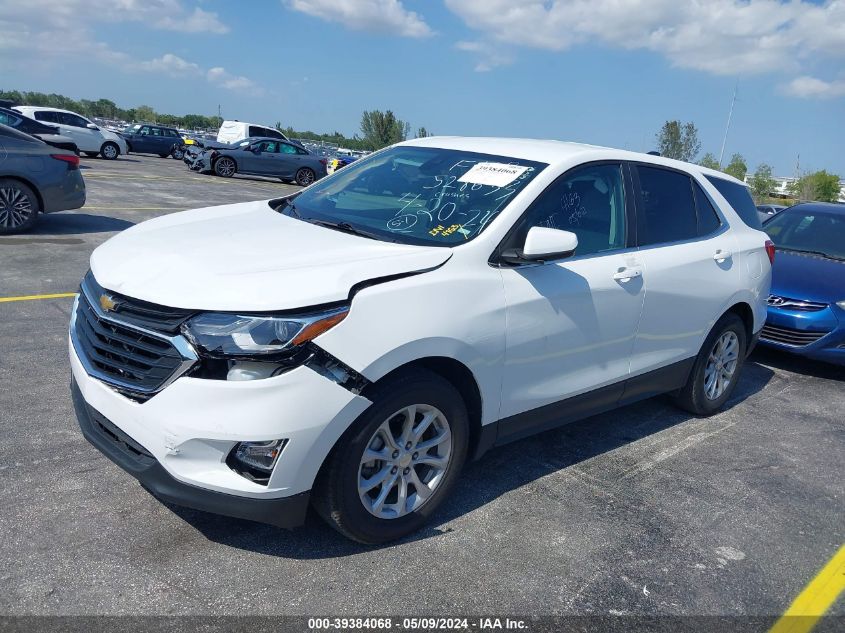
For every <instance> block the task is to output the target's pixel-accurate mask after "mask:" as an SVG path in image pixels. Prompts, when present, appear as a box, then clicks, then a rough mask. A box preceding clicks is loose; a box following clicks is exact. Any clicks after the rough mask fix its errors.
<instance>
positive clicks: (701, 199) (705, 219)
mask: <svg viewBox="0 0 845 633" xmlns="http://www.w3.org/2000/svg"><path fill="white" fill-rule="evenodd" d="M692 188H693V189H694V190H695V208H696V209H697V211H698V234H699V235H710V234H711V233H714V232H715V231H716V229H718V228H719V226H721V224H722V221H721V220H720V219H719V214H718V213H716V209H714V208H713V203H712V202H710V198H708V197H707V194H706V193H704V189H702V188H701V186H700V185H699V184H698V183H697V182H695V180H693V181H692Z"/></svg>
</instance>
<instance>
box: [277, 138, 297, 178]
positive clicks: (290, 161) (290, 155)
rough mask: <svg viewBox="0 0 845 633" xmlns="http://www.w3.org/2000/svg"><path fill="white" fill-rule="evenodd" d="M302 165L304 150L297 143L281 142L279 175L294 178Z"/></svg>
mask: <svg viewBox="0 0 845 633" xmlns="http://www.w3.org/2000/svg"><path fill="white" fill-rule="evenodd" d="M300 167H302V150H300V149H299V148H298V147H296V146H295V145H292V144H290V143H285V142H284V141H280V142H279V167H278V169H279V174H278V175H279V176H280V177H281V178H293V177H294V176H296V172H297V171H299V168H300Z"/></svg>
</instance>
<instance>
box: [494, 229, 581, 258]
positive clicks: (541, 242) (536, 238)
mask: <svg viewBox="0 0 845 633" xmlns="http://www.w3.org/2000/svg"><path fill="white" fill-rule="evenodd" d="M576 248H578V236H577V235H575V233H572V232H570V231H562V230H560V229H550V228H547V227H544V226H534V227H531V228H530V229H529V230H528V235H526V236H525V244H524V245H523V247H522V250H519V249H509V250H507V251H505V252H504V253H502V259H503V260H505V261H506V262H508V263H511V264H525V263H527V262H546V261H553V260H556V259H565V258H567V257H571V256H572V255H573V253H575V249H576Z"/></svg>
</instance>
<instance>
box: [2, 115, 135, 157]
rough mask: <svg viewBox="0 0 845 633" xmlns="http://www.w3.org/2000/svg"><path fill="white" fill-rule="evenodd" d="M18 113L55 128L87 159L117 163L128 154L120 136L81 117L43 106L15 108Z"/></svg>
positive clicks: (124, 142)
mask: <svg viewBox="0 0 845 633" xmlns="http://www.w3.org/2000/svg"><path fill="white" fill-rule="evenodd" d="M14 109H15V110H17V111H18V112H20V113H21V114H23V115H24V116H28V117H29V118H31V119H35V120H36V121H41V122H42V123H47V124H48V125H55V126H56V127H57V128H59V132H60V133H61V134H62V135H64V136H69V137H70V138H71V139H73V142H74V143H76V146H77V147H78V148H79V151H81V152H83V153H85V155H86V156H92V157H93V156H97V155H98V154H99V155H100V156H102V157H103V158H105V159H106V160H114V159H116V158H117V157H118V156H120V155H121V154H123V155H125V154H126V152H127V147H126V141H125V140H124V139H123V137H121V136H120V135H119V134H115V133H114V132H111V131H109V130H105V129H102V128H100V127H99V126H98V125H97V124H96V123H92V122H91V121H90V120H88V119H86V118H85V117H84V116H82V115H81V114H76V113H75V112H71V111H70V110H62V109H60V108H47V107H43V106H15V107H14Z"/></svg>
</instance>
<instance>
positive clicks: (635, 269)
mask: <svg viewBox="0 0 845 633" xmlns="http://www.w3.org/2000/svg"><path fill="white" fill-rule="evenodd" d="M642 275H643V269H642V268H641V267H639V266H629V267H627V268H623V269H622V270H620V271H619V272H618V273H615V274H614V275H613V278H614V279H615V280H616V281H622V282H625V281H628V280H629V279H633V278H634V277H642Z"/></svg>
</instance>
